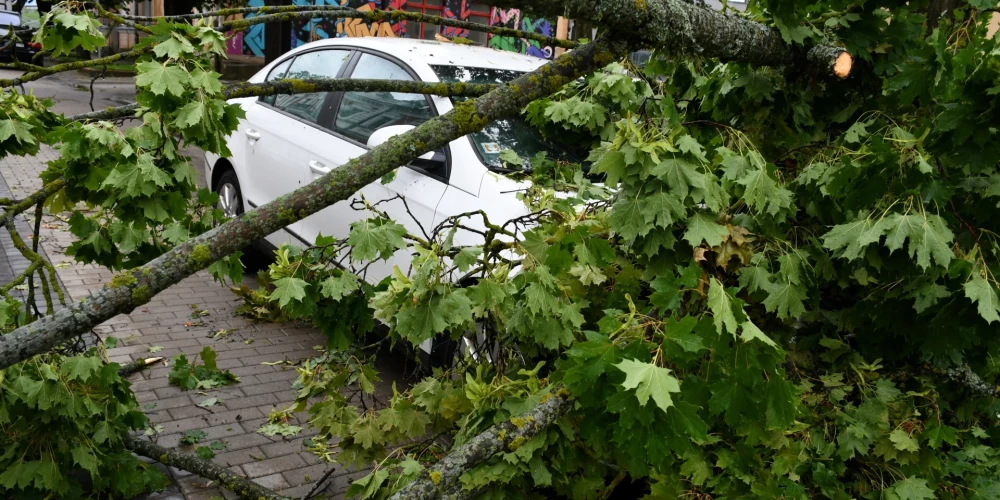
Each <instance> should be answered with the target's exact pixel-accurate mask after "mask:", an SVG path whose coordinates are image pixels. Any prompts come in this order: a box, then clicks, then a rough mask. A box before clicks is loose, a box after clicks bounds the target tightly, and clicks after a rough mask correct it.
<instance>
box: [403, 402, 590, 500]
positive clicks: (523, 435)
mask: <svg viewBox="0 0 1000 500" xmlns="http://www.w3.org/2000/svg"><path fill="white" fill-rule="evenodd" d="M572 406H573V401H572V400H571V399H570V398H569V394H568V393H567V391H566V390H565V389H563V390H561V391H556V392H555V393H554V394H552V397H551V398H549V399H548V400H547V401H545V402H543V403H541V404H539V405H538V406H536V407H534V408H533V409H532V410H531V411H529V412H528V413H526V414H524V415H521V416H519V417H514V418H511V419H510V420H507V421H506V422H503V423H501V424H498V425H495V426H493V427H490V428H489V429H487V430H485V431H483V432H482V433H481V434H479V435H477V436H476V437H474V438H472V439H471V440H469V441H468V442H466V443H465V444H463V445H462V446H459V447H458V448H456V449H455V450H453V451H452V452H451V453H449V454H448V455H447V456H445V457H444V458H442V459H441V460H440V461H439V462H438V463H436V464H434V467H431V468H430V469H427V470H425V471H423V472H421V473H420V475H419V476H417V478H416V479H414V480H413V482H411V483H410V484H408V485H406V486H404V487H403V489H401V490H399V491H397V492H396V494H395V495H393V496H392V497H390V500H424V499H431V498H438V497H440V496H441V495H442V494H443V493H445V492H449V496H452V497H458V496H461V491H462V490H461V489H460V488H456V487H453V486H457V485H455V483H456V481H457V480H458V478H459V476H461V475H462V474H464V473H465V472H466V471H468V470H469V469H471V468H473V467H475V466H476V465H478V464H480V463H482V462H483V461H484V460H486V459H488V458H490V457H492V456H493V455H496V454H497V453H499V452H501V451H504V450H506V451H511V452H512V451H514V450H516V449H517V448H518V447H519V446H520V445H521V444H523V443H524V442H525V441H526V440H528V439H531V437H533V436H534V435H535V434H538V433H539V431H541V430H543V429H545V428H546V427H548V426H549V425H551V424H552V423H553V422H555V421H556V419H557V418H559V417H560V416H562V415H563V414H564V413H566V412H567V411H568V410H569V409H570V408H571V407H572Z"/></svg>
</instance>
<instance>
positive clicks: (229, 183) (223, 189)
mask: <svg viewBox="0 0 1000 500" xmlns="http://www.w3.org/2000/svg"><path fill="white" fill-rule="evenodd" d="M212 191H214V192H216V193H218V194H219V208H220V209H221V210H222V214H223V215H225V216H226V217H227V218H233V217H238V216H240V215H242V214H243V191H242V190H240V180H239V179H238V178H237V177H236V172H235V171H233V170H231V169H230V170H226V171H225V172H223V174H222V175H221V176H219V181H218V182H216V183H215V186H212Z"/></svg>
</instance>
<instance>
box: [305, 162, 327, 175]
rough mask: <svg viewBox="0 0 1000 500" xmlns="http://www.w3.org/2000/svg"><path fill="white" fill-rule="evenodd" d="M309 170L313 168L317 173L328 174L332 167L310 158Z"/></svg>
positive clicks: (313, 171)
mask: <svg viewBox="0 0 1000 500" xmlns="http://www.w3.org/2000/svg"><path fill="white" fill-rule="evenodd" d="M309 170H312V173H314V174H316V175H326V174H329V173H330V167H328V166H326V165H324V164H322V163H320V162H318V161H316V160H309Z"/></svg>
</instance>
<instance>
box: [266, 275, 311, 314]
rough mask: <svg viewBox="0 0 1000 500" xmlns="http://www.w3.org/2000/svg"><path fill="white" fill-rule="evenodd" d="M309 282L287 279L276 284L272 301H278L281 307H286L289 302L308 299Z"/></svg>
mask: <svg viewBox="0 0 1000 500" xmlns="http://www.w3.org/2000/svg"><path fill="white" fill-rule="evenodd" d="M308 286H309V282H308V281H306V280H303V279H299V278H292V277H285V278H280V279H278V280H277V281H275V282H274V291H273V292H271V301H272V302H273V301H278V306H279V307H285V306H286V305H288V303H289V302H291V301H293V300H295V301H299V300H302V299H304V298H305V297H306V287H308Z"/></svg>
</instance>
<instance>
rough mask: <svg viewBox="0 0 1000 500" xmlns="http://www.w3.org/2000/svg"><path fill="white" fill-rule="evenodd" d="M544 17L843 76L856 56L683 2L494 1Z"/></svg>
mask: <svg viewBox="0 0 1000 500" xmlns="http://www.w3.org/2000/svg"><path fill="white" fill-rule="evenodd" d="M493 3H494V4H495V5H497V6H498V7H517V8H521V9H524V10H528V11H531V12H533V13H536V14H539V15H543V16H550V17H554V16H565V17H569V18H571V19H575V20H577V21H587V22H590V23H593V24H596V25H599V26H603V27H604V28H605V29H606V30H608V32H609V34H610V35H611V36H613V37H628V38H630V39H633V40H639V41H641V42H642V43H644V44H648V45H651V46H653V47H656V48H660V49H664V50H667V51H669V52H670V53H673V54H686V55H696V56H701V57H714V58H718V59H721V60H723V61H733V62H743V63H750V64H755V65H759V66H811V67H815V68H818V69H821V70H823V71H824V72H826V73H827V74H834V75H836V76H838V77H840V78H845V77H847V76H848V74H850V72H851V66H852V64H853V61H854V59H853V57H852V56H851V54H850V53H848V52H847V51H846V50H844V49H843V48H840V47H831V46H826V45H816V46H812V47H802V46H796V45H791V44H788V43H786V42H785V41H784V39H782V37H781V33H779V32H778V30H776V29H774V28H771V27H769V26H766V25H764V24H761V23H758V22H756V21H751V20H750V19H747V18H745V17H743V16H741V15H738V14H730V13H722V12H719V11H717V10H715V9H711V8H704V7H699V6H697V5H692V4H691V3H687V2H683V1H680V0H644V1H635V0H496V1H494V2H493Z"/></svg>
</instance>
